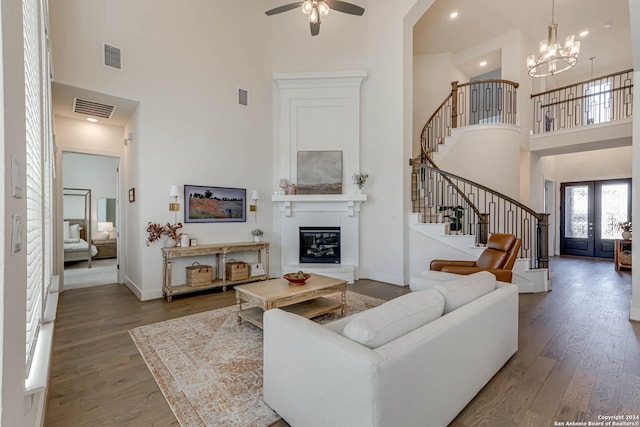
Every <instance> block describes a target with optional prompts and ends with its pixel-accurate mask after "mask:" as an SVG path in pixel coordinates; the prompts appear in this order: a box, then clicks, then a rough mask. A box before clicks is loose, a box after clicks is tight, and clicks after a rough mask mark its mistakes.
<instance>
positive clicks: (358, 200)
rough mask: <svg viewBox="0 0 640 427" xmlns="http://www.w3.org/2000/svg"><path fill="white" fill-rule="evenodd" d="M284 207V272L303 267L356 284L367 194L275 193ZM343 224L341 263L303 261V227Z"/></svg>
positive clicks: (280, 206) (279, 203) (278, 203)
mask: <svg viewBox="0 0 640 427" xmlns="http://www.w3.org/2000/svg"><path fill="white" fill-rule="evenodd" d="M271 200H272V201H273V202H274V203H275V204H276V205H277V206H278V207H279V208H280V225H279V227H278V230H279V233H280V250H281V260H280V261H281V267H282V271H283V273H289V272H291V271H298V270H303V271H307V272H309V273H318V274H324V275H325V276H331V277H335V278H338V279H343V280H346V281H347V282H349V283H353V282H354V280H357V279H358V277H359V273H358V264H359V262H358V259H359V241H360V239H359V237H358V235H359V230H358V229H359V226H358V222H359V219H360V215H359V213H360V205H361V204H362V203H363V202H366V201H367V195H366V194H359V193H358V194H298V195H287V196H284V195H274V196H272V197H271ZM319 226H324V227H339V228H340V242H341V244H340V246H341V247H340V252H341V253H340V258H341V260H340V264H307V263H304V264H300V257H299V251H298V249H299V248H300V236H299V232H298V231H299V229H300V227H319Z"/></svg>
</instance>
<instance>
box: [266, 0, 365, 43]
mask: <svg viewBox="0 0 640 427" xmlns="http://www.w3.org/2000/svg"><path fill="white" fill-rule="evenodd" d="M297 7H300V8H301V9H302V12H303V13H304V14H305V15H309V26H310V27H311V35H312V36H317V35H318V34H320V16H324V15H326V14H327V13H329V10H331V9H333V10H337V11H338V12H342V13H348V14H349V15H358V16H362V14H363V13H364V9H363V8H361V7H360V6H356V5H355V4H352V3H347V2H344V1H340V0H305V1H301V2H296V3H289V4H285V5H284V6H279V7H276V8H273V9H271V10H267V11H266V12H265V13H266V14H267V15H268V16H271V15H275V14H278V13H282V12H286V11H288V10H292V9H295V8H297Z"/></svg>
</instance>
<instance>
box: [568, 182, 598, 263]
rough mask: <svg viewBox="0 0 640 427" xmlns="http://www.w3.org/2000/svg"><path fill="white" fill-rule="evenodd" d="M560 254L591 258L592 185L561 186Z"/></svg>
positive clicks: (587, 183) (588, 183) (585, 183)
mask: <svg viewBox="0 0 640 427" xmlns="http://www.w3.org/2000/svg"><path fill="white" fill-rule="evenodd" d="M560 191H561V193H562V210H563V220H562V223H561V230H560V236H561V239H560V253H561V254H563V255H577V256H593V211H594V200H593V183H592V182H584V183H575V184H561V187H560Z"/></svg>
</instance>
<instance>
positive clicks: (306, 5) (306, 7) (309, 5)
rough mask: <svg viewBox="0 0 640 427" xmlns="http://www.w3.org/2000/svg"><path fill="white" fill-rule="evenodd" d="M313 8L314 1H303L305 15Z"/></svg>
mask: <svg viewBox="0 0 640 427" xmlns="http://www.w3.org/2000/svg"><path fill="white" fill-rule="evenodd" d="M312 9H313V2H312V1H311V0H305V1H304V3H302V13H304V14H305V15H308V14H310V13H311V10H312Z"/></svg>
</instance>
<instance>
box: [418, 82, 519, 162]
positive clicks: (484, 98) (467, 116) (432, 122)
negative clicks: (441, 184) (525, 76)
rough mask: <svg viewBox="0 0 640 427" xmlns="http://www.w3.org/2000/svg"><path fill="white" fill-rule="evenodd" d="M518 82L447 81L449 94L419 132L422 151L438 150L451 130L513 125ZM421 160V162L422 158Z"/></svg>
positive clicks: (514, 122)
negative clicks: (466, 127) (476, 126)
mask: <svg viewBox="0 0 640 427" xmlns="http://www.w3.org/2000/svg"><path fill="white" fill-rule="evenodd" d="M517 88H518V83H515V82H512V81H509V80H497V79H488V80H476V81H472V82H468V83H462V84H459V83H458V82H457V81H455V82H451V92H450V93H449V95H448V96H447V97H446V98H445V99H444V101H442V103H441V104H440V105H439V106H438V108H437V109H436V111H435V112H434V113H433V114H432V115H431V116H430V117H429V118H428V119H427V122H426V124H425V125H424V127H423V128H422V132H421V133H420V145H421V147H422V151H423V152H425V153H431V152H435V151H438V146H439V145H440V144H442V143H444V139H445V138H446V137H447V136H450V135H451V129H455V128H457V127H462V126H470V125H475V124H493V123H502V124H516V102H517ZM423 160H425V159H424V158H423Z"/></svg>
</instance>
